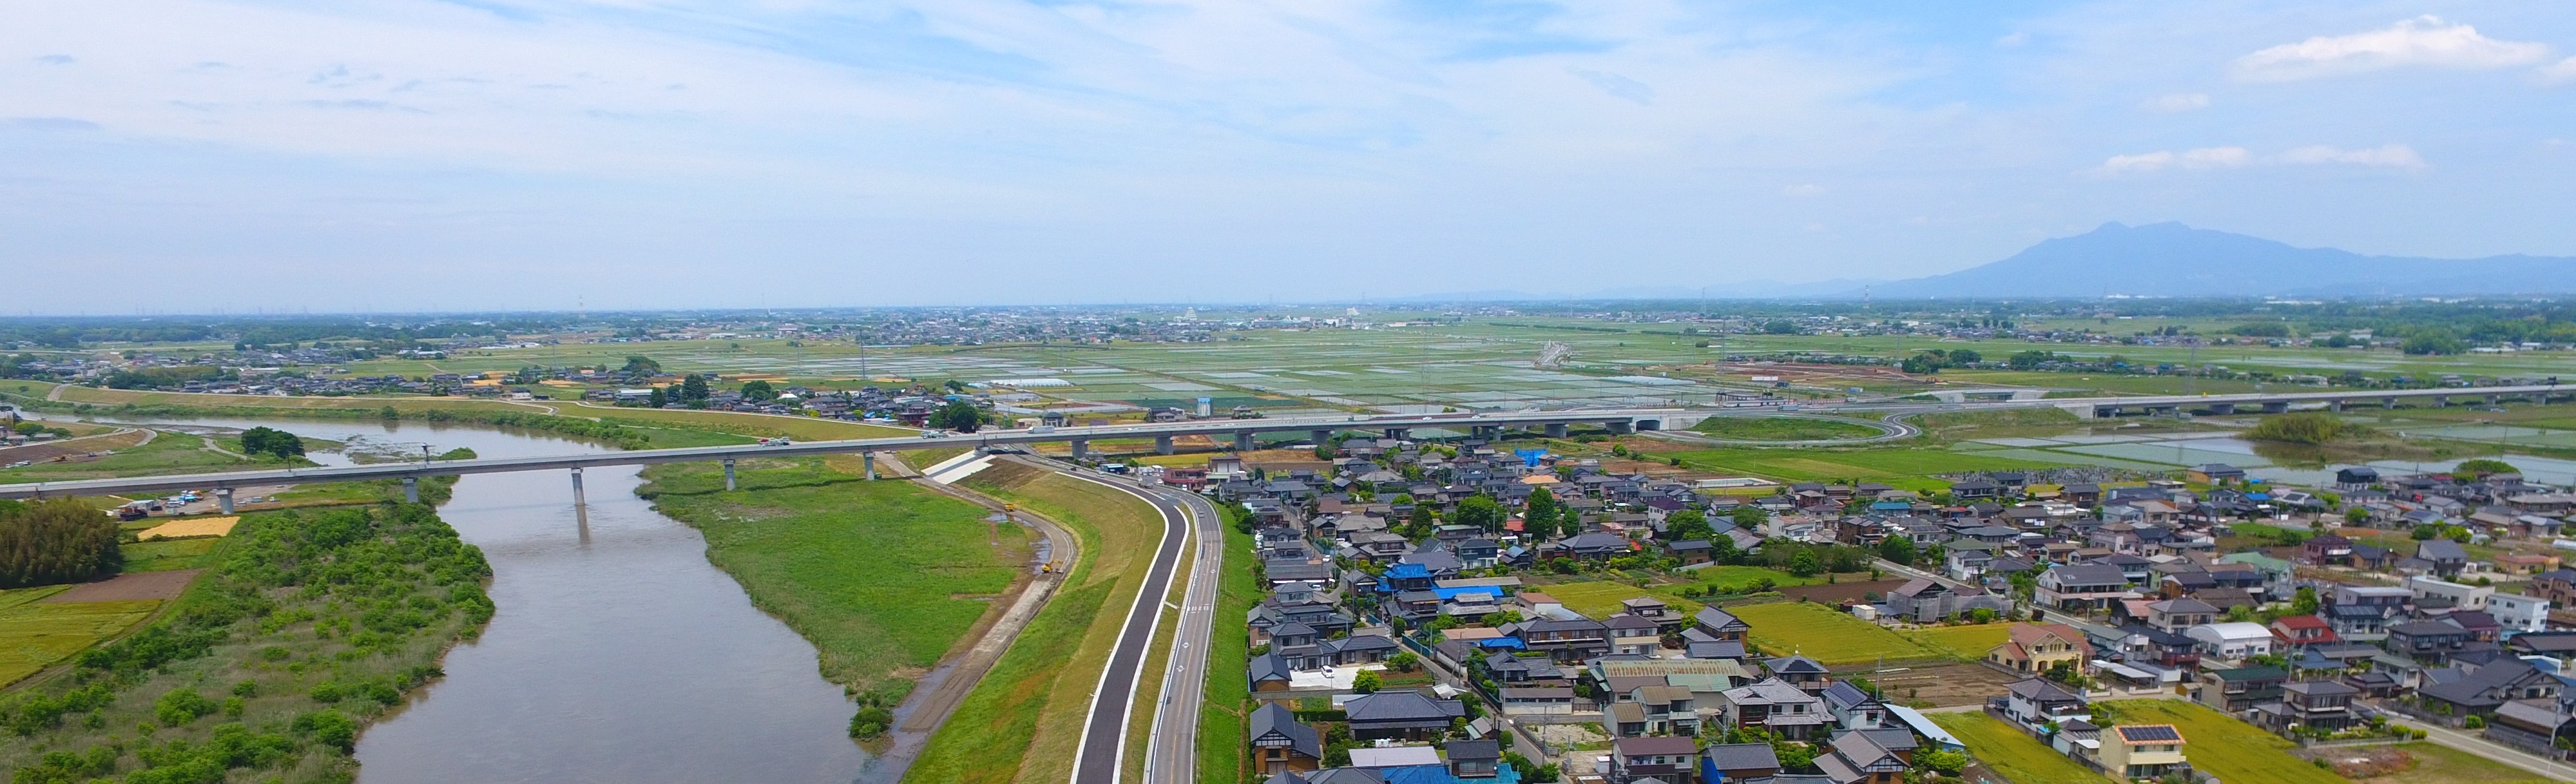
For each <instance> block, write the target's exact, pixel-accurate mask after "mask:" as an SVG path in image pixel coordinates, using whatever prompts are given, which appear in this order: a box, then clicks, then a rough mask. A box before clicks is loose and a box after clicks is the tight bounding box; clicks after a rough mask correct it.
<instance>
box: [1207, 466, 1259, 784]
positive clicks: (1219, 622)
mask: <svg viewBox="0 0 2576 784" xmlns="http://www.w3.org/2000/svg"><path fill="white" fill-rule="evenodd" d="M1226 523H1227V525H1226V526H1225V566H1224V569H1223V571H1221V572H1220V574H1222V575H1223V577H1222V579H1220V580H1219V581H1218V583H1217V597H1216V616H1215V620H1216V622H1215V628H1214V630H1213V631H1211V632H1209V634H1208V665H1207V689H1206V695H1207V701H1206V702H1205V703H1204V704H1202V705H1200V706H1199V776H1198V780H1199V784H1240V782H1242V781H1243V780H1244V778H1245V777H1246V776H1249V775H1250V774H1251V771H1250V770H1249V767H1248V766H1249V760H1248V759H1247V758H1246V755H1245V754H1244V743H1245V742H1246V740H1247V739H1246V738H1245V737H1244V731H1245V730H1244V716H1245V715H1246V713H1247V712H1248V711H1249V704H1250V703H1251V701H1252V691H1251V688H1250V687H1249V686H1248V685H1247V684H1245V683H1244V668H1245V667H1246V665H1247V664H1248V663H1249V660H1250V659H1251V655H1250V654H1251V643H1252V641H1251V640H1250V639H1248V638H1247V637H1246V636H1245V634H1244V632H1243V631H1242V630H1241V629H1239V628H1237V627H1236V626H1235V625H1234V623H1235V619H1237V618H1242V617H1244V616H1245V615H1246V614H1247V613H1250V612H1251V611H1252V606H1253V605H1255V604H1259V603H1260V602H1261V597H1262V591H1261V581H1260V579H1259V577H1258V576H1257V575H1255V574H1254V573H1253V558H1252V534H1250V533H1247V532H1245V531H1243V530H1241V529H1240V528H1238V527H1236V526H1235V525H1234V517H1233V516H1232V515H1228V516H1227V519H1226Z"/></svg>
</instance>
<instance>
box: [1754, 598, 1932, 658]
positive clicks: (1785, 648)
mask: <svg viewBox="0 0 2576 784" xmlns="http://www.w3.org/2000/svg"><path fill="white" fill-rule="evenodd" d="M1726 611H1727V612H1730V613H1734V614H1735V617H1737V618H1741V619H1744V622H1745V623H1746V624H1747V625H1750V626H1752V627H1753V634H1752V637H1753V642H1754V643H1755V644H1758V645H1760V646H1761V647H1762V650H1763V652H1764V653H1765V654H1766V655H1771V656H1786V655H1789V654H1793V653H1794V654H1798V655H1801V656H1805V657H1807V658H1810V659H1814V660H1816V661H1818V662H1822V663H1824V664H1826V665H1828V666H1832V665H1845V664H1861V663H1865V662H1875V661H1878V660H1879V659H1880V658H1881V657H1884V658H1885V659H1886V660H1888V661H1904V660H1915V659H1934V658H1944V657H1947V656H1948V655H1949V652H1948V651H1946V650H1942V649H1938V648H1934V647H1932V646H1930V645H1926V644H1924V643H1922V642H1919V641H1916V640H1913V639H1909V638H1907V637H1905V636H1903V635H1899V634H1897V633H1895V632H1892V631H1888V630H1887V629H1884V628H1881V627H1880V626H1879V625H1878V624H1874V623H1870V622H1868V621H1864V620H1861V619H1859V618H1854V617H1851V616H1850V615H1846V614H1843V613H1840V612H1836V611H1834V608H1832V607H1830V606H1826V605H1822V604H1815V603H1811V602H1778V603H1773V604H1748V605H1740V606H1735V607H1728V608H1726Z"/></svg>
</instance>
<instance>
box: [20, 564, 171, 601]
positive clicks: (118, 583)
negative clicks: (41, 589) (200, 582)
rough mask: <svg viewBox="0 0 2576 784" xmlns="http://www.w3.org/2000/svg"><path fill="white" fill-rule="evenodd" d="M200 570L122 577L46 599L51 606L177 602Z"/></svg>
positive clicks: (74, 588) (124, 575)
mask: <svg viewBox="0 0 2576 784" xmlns="http://www.w3.org/2000/svg"><path fill="white" fill-rule="evenodd" d="M199 571H202V570H199V569H177V570H172V571H167V572H139V573H136V574H120V575H117V576H115V577H113V578H109V579H106V580H101V581H98V582H94V583H85V584H82V585H79V586H74V587H73V588H72V589H71V590H68V591H64V592H62V593H58V594H54V595H52V596H48V597H45V599H44V600H45V601H48V602H122V601H132V600H136V599H176V598H179V592H181V591H185V590H188V582H189V581H191V580H195V579H197V572H199Z"/></svg>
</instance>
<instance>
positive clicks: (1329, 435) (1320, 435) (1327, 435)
mask: <svg viewBox="0 0 2576 784" xmlns="http://www.w3.org/2000/svg"><path fill="white" fill-rule="evenodd" d="M1306 440H1308V441H1313V442H1315V445H1316V446H1324V445H1326V444H1330V443H1333V431H1330V430H1309V431H1306Z"/></svg>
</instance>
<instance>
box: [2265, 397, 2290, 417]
mask: <svg viewBox="0 0 2576 784" xmlns="http://www.w3.org/2000/svg"><path fill="white" fill-rule="evenodd" d="M2289 411H2290V401H2287V400H2275V401H2272V402H2269V403H2265V404H2263V413H2266V414H2285V413H2289Z"/></svg>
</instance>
